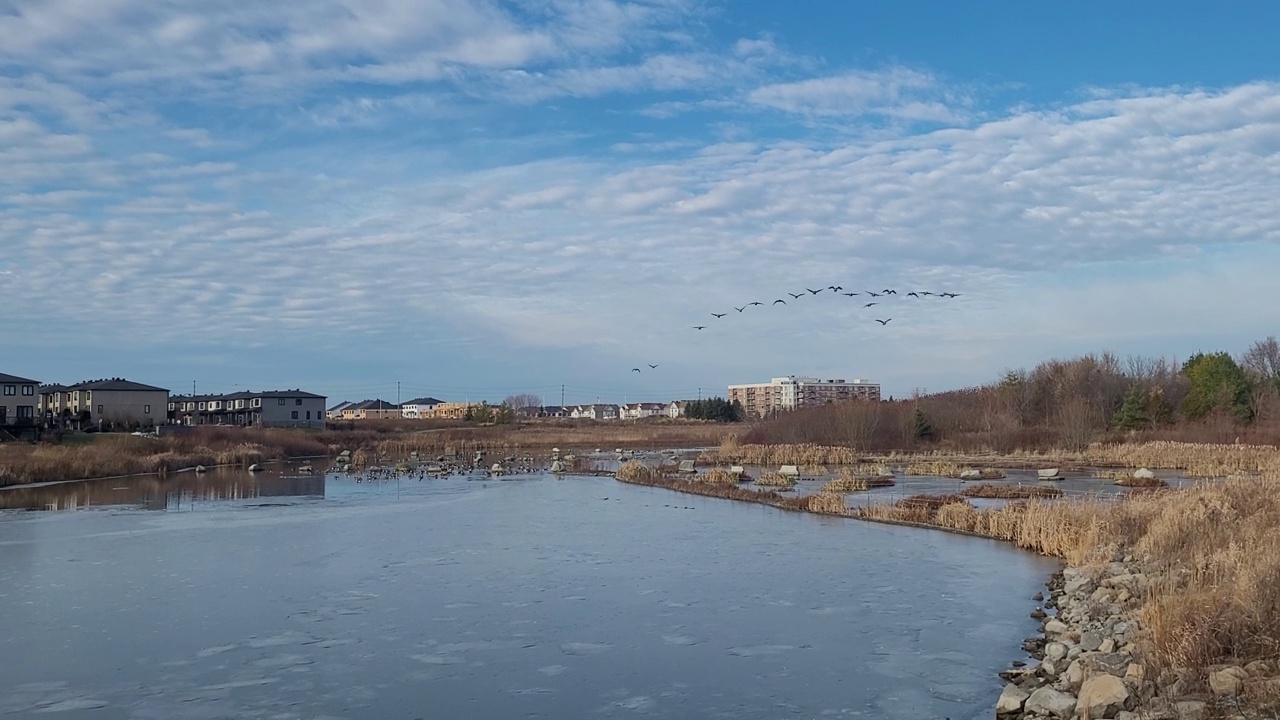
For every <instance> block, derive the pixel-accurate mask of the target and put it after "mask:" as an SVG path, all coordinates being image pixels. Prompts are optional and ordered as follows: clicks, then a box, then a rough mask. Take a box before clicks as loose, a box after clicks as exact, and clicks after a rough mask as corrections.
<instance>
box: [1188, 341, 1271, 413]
mask: <svg viewBox="0 0 1280 720" xmlns="http://www.w3.org/2000/svg"><path fill="white" fill-rule="evenodd" d="M1182 374H1183V375H1185V376H1186V378H1187V381H1188V382H1189V383H1190V386H1191V387H1190V390H1189V391H1188V392H1187V397H1186V398H1185V399H1183V401H1182V412H1183V414H1184V415H1186V416H1187V418H1188V419H1190V420H1199V419H1200V418H1203V417H1205V416H1206V415H1208V414H1209V413H1211V412H1213V411H1215V410H1219V411H1225V412H1229V413H1231V415H1233V416H1234V417H1235V418H1236V419H1237V420H1240V421H1242V422H1249V421H1251V420H1253V405H1252V403H1250V401H1249V400H1250V398H1249V393H1250V390H1251V388H1250V385H1249V378H1248V376H1247V375H1245V372H1244V369H1243V368H1241V367H1240V366H1239V365H1238V364H1236V361H1235V360H1234V359H1233V358H1232V357H1231V355H1230V354H1228V353H1225V352H1216V353H1212V354H1209V355H1206V354H1204V353H1196V354H1195V355H1192V356H1191V357H1190V358H1189V359H1188V360H1187V362H1186V363H1185V364H1184V365H1183V366H1182Z"/></svg>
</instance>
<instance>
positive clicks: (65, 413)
mask: <svg viewBox="0 0 1280 720" xmlns="http://www.w3.org/2000/svg"><path fill="white" fill-rule="evenodd" d="M40 403H41V407H42V409H43V410H44V413H45V418H46V420H50V421H52V420H54V416H53V415H52V413H56V414H57V418H58V419H59V420H60V421H62V422H64V423H65V422H72V423H74V424H76V425H79V426H80V427H84V426H86V425H97V426H99V427H101V426H103V425H106V424H115V425H126V426H130V425H138V426H153V425H161V424H164V422H165V421H166V420H167V419H168V409H169V391H168V390H166V389H165V388H159V387H155V386H152V385H144V384H142V383H138V382H133V381H132V380H126V379H124V378H109V379H105V380H88V381H85V382H82V383H77V384H75V385H68V386H65V387H63V386H59V385H48V386H45V388H43V389H42V391H41V398H40Z"/></svg>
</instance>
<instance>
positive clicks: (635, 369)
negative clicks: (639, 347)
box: [631, 368, 640, 372]
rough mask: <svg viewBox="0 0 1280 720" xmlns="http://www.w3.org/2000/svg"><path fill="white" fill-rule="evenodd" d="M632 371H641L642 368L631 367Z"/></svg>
mask: <svg viewBox="0 0 1280 720" xmlns="http://www.w3.org/2000/svg"><path fill="white" fill-rule="evenodd" d="M631 372H640V368H631Z"/></svg>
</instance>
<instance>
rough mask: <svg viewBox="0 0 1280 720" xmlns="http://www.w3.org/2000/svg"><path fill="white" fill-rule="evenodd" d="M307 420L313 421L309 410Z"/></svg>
mask: <svg viewBox="0 0 1280 720" xmlns="http://www.w3.org/2000/svg"><path fill="white" fill-rule="evenodd" d="M307 419H308V420H310V419H311V411H310V410H308V411H307Z"/></svg>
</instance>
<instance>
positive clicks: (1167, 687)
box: [996, 558, 1270, 720]
mask: <svg viewBox="0 0 1280 720" xmlns="http://www.w3.org/2000/svg"><path fill="white" fill-rule="evenodd" d="M1147 584H1148V578H1147V576H1146V575H1145V574H1144V573H1143V572H1142V571H1141V569H1140V567H1139V566H1138V565H1137V564H1136V563H1135V562H1133V559H1132V558H1126V561H1125V562H1114V563H1111V564H1109V565H1105V566H1101V567H1091V568H1075V567H1068V568H1066V569H1064V570H1062V571H1061V572H1060V573H1057V574H1055V575H1054V576H1053V577H1052V578H1050V580H1049V583H1048V588H1049V597H1048V598H1044V596H1043V595H1040V594H1038V595H1037V596H1036V598H1035V599H1036V600H1043V601H1044V606H1043V607H1041V608H1036V610H1035V611H1034V612H1032V617H1034V618H1036V619H1038V620H1042V621H1043V626H1042V634H1041V635H1040V636H1038V637H1033V638H1028V639H1027V641H1026V642H1025V643H1024V644H1023V649H1025V650H1026V651H1027V652H1028V653H1030V654H1031V655H1032V657H1034V658H1035V659H1036V660H1038V662H1031V663H1026V664H1021V663H1015V664H1021V665H1022V666H1021V667H1015V668H1014V669H1011V670H1007V671H1005V672H1003V673H1001V674H1000V675H1001V677H1002V678H1003V679H1004V680H1006V681H1007V683H1008V684H1007V685H1005V688H1004V691H1003V692H1002V693H1001V694H1000V699H999V701H998V702H997V704H996V717H997V718H1000V719H1001V720H1017V719H1025V720H1039V719H1046V720H1047V719H1048V718H1055V719H1059V720H1073V719H1076V718H1079V719H1082V720H1099V719H1101V718H1115V719H1116V720H1207V719H1208V718H1218V717H1222V718H1244V717H1245V716H1243V715H1239V714H1237V713H1235V712H1231V708H1232V707H1234V706H1235V703H1233V702H1231V701H1232V700H1233V699H1234V698H1235V697H1237V696H1238V695H1240V694H1241V693H1242V692H1243V690H1244V688H1245V686H1246V684H1248V683H1249V682H1250V680H1251V678H1262V677H1265V676H1267V675H1269V674H1270V668H1269V667H1267V666H1266V664H1265V663H1261V662H1255V663H1250V664H1249V665H1248V666H1245V667H1239V666H1220V667H1214V668H1209V669H1208V670H1207V671H1202V672H1199V673H1196V672H1193V671H1191V670H1187V669H1170V670H1165V671H1163V672H1161V673H1160V675H1159V676H1158V677H1152V676H1151V674H1150V673H1149V671H1148V670H1147V667H1146V665H1144V663H1143V662H1142V661H1141V659H1140V658H1139V656H1138V645H1137V642H1136V640H1137V638H1138V633H1139V632H1140V630H1141V628H1140V625H1139V620H1138V617H1137V616H1138V610H1139V608H1140V606H1141V604H1142V599H1143V598H1144V597H1145V593H1146V592H1147ZM1051 612H1052V614H1050V613H1051Z"/></svg>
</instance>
